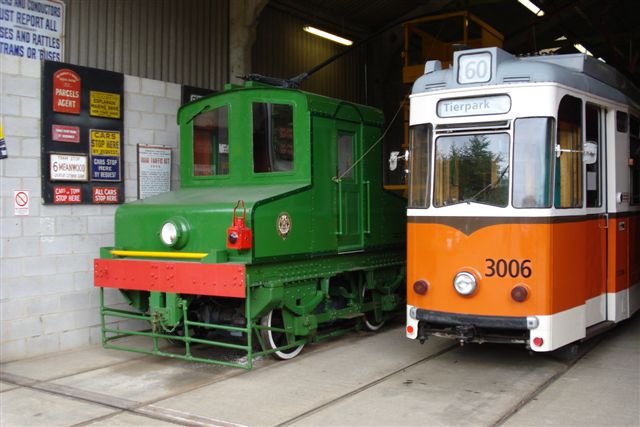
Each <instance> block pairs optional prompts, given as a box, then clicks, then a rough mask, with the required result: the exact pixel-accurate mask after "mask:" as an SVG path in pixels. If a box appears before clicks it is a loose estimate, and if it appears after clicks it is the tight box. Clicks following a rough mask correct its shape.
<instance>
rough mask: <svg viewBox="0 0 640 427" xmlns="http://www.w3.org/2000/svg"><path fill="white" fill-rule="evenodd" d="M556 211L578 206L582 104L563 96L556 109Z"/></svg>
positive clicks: (579, 195) (575, 99) (579, 101)
mask: <svg viewBox="0 0 640 427" xmlns="http://www.w3.org/2000/svg"><path fill="white" fill-rule="evenodd" d="M556 140H557V144H558V145H559V148H560V150H561V151H560V157H559V158H557V160H556V189H555V193H556V194H555V206H556V208H579V207H582V101H581V100H580V99H578V98H575V97H573V96H569V95H565V96H564V97H563V98H562V100H561V101H560V107H559V108H558V135H557V137H556Z"/></svg>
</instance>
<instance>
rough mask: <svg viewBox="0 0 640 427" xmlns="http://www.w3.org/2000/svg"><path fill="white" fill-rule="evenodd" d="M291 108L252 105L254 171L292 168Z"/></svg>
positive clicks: (282, 170) (283, 105)
mask: <svg viewBox="0 0 640 427" xmlns="http://www.w3.org/2000/svg"><path fill="white" fill-rule="evenodd" d="M293 154H294V153H293V107H292V106H291V105H287V104H271V103H262V102H256V103H254V104H253V171H254V172H256V173H263V172H286V171H291V170H293Z"/></svg>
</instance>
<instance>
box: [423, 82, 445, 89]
mask: <svg viewBox="0 0 640 427" xmlns="http://www.w3.org/2000/svg"><path fill="white" fill-rule="evenodd" d="M445 86H446V83H445V82H438V83H430V84H425V85H424V89H425V90H431V89H439V88H441V87H445Z"/></svg>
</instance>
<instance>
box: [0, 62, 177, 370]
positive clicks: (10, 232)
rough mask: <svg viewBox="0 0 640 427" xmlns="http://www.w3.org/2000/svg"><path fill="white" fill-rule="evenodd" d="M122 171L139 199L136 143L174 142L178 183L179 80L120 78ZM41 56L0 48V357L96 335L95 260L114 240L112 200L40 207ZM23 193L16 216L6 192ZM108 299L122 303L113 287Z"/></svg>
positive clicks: (129, 195) (79, 343)
mask: <svg viewBox="0 0 640 427" xmlns="http://www.w3.org/2000/svg"><path fill="white" fill-rule="evenodd" d="M124 86H125V87H124V91H125V94H124V100H125V101H124V106H125V108H124V117H125V120H124V129H125V130H124V132H125V147H124V156H125V162H124V169H123V173H124V179H125V197H126V200H127V201H130V200H135V199H136V198H137V165H136V145H137V144H155V145H164V146H170V147H172V155H173V161H172V163H173V165H172V189H175V188H177V186H178V179H179V176H178V168H177V165H178V163H179V153H178V149H177V148H178V127H177V125H176V112H177V110H178V107H179V105H180V92H181V88H180V85H177V84H173V83H165V82H161V81H156V80H149V79H142V78H139V77H133V76H125V80H124ZM40 88H41V63H40V62H39V61H34V60H28V59H22V58H16V57H13V56H8V55H3V54H0V120H1V122H2V124H3V127H4V137H5V141H6V144H7V151H8V154H9V157H8V158H6V159H0V182H1V195H0V221H1V222H0V240H1V242H0V321H1V324H2V329H1V335H0V360H1V361H2V362H6V361H11V360H15V359H20V358H24V357H32V356H36V355H40V354H45V353H51V352H56V351H61V350H68V349H75V348H80V347H83V346H87V345H90V344H97V343H99V342H100V328H99V325H100V317H99V292H98V290H97V289H95V288H94V287H93V258H95V257H97V256H98V254H99V248H100V247H101V246H108V245H112V244H113V216H114V212H115V209H116V206H114V205H67V206H55V205H43V204H42V203H41V190H40V188H41V182H40V144H41V140H40V126H41V122H40V119H41V107H40V99H41V89H40ZM16 190H27V191H29V195H30V199H31V203H30V213H29V215H28V216H15V215H14V203H13V192H14V191H16ZM106 299H107V302H110V303H113V304H117V303H122V299H121V297H120V294H119V293H118V292H117V291H109V292H106Z"/></svg>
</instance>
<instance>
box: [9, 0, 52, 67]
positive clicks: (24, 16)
mask: <svg viewBox="0 0 640 427" xmlns="http://www.w3.org/2000/svg"><path fill="white" fill-rule="evenodd" d="M64 16H65V4H64V2H63V1H62V0H0V54H5V55H13V56H18V57H20V58H30V59H36V60H38V61H42V60H45V59H47V60H54V61H60V60H61V59H62V57H63V56H64Z"/></svg>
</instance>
